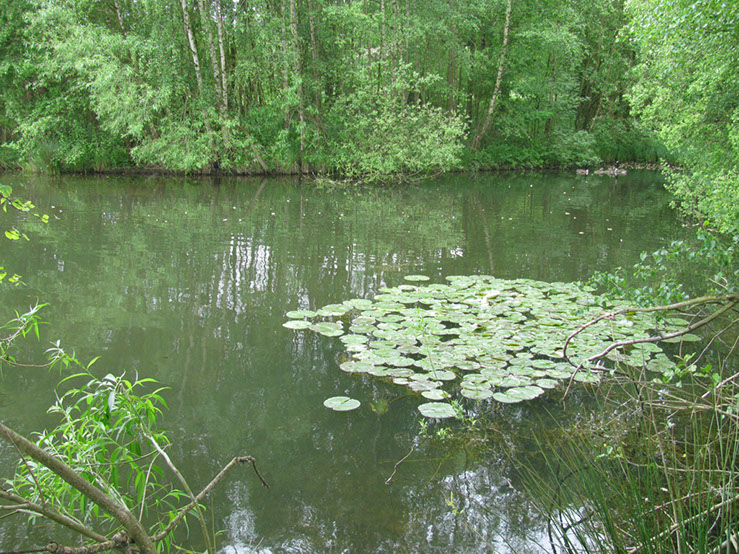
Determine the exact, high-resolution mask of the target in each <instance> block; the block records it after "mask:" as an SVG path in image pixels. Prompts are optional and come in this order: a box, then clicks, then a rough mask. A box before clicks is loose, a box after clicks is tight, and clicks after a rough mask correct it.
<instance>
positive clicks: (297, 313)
mask: <svg viewBox="0 0 739 554" xmlns="http://www.w3.org/2000/svg"><path fill="white" fill-rule="evenodd" d="M285 315H286V316H287V317H289V318H290V319H308V318H311V317H316V315H318V314H317V313H316V312H314V311H312V310H293V311H292V312H287V313H286V314H285Z"/></svg>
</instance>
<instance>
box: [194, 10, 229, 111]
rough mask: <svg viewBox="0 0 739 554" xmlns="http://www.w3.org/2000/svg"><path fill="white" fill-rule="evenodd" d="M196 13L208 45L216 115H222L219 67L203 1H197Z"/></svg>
mask: <svg viewBox="0 0 739 554" xmlns="http://www.w3.org/2000/svg"><path fill="white" fill-rule="evenodd" d="M198 11H199V12H200V24H201V25H202V27H203V29H204V30H205V40H206V42H207V43H208V53H209V54H210V65H211V67H212V68H213V88H214V89H215V93H216V99H217V100H216V101H217V103H218V113H219V114H221V116H223V115H224V106H223V95H222V92H221V66H220V65H219V63H218V56H217V55H216V44H215V42H214V40H213V30H212V25H211V24H210V17H209V14H208V12H207V11H206V9H205V3H204V2H203V0H198Z"/></svg>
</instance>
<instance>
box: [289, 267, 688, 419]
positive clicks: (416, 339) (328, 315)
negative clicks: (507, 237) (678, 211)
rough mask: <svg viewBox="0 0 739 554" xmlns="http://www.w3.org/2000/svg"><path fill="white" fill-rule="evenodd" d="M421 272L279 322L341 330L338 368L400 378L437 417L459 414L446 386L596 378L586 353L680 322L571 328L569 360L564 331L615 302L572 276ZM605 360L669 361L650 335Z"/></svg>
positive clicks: (470, 393) (502, 395) (497, 396)
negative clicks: (549, 278)
mask: <svg viewBox="0 0 739 554" xmlns="http://www.w3.org/2000/svg"><path fill="white" fill-rule="evenodd" d="M425 280H428V278H426V277H424V276H421V275H412V276H408V277H406V281H407V282H406V283H405V284H402V285H399V286H396V287H391V288H383V289H381V291H380V292H381V293H380V294H378V295H377V296H375V298H374V299H373V300H368V299H359V298H357V299H352V300H347V301H346V302H343V303H341V304H330V305H328V306H324V307H323V308H320V309H319V310H316V311H311V310H297V311H292V312H288V313H287V317H288V318H290V320H289V321H287V322H286V323H285V324H284V326H285V327H288V328H290V329H296V330H310V331H313V332H316V333H320V334H322V335H324V336H328V337H339V340H341V341H342V342H343V343H344V345H345V347H346V350H347V353H348V354H349V358H350V359H349V360H348V361H345V362H344V363H342V364H341V365H340V367H341V370H342V371H345V372H347V373H356V374H366V375H370V376H373V377H376V378H383V379H388V380H391V381H392V382H393V383H395V384H398V385H402V386H406V387H408V388H410V389H411V390H412V391H415V392H418V393H419V394H421V395H422V396H423V397H424V398H425V399H427V400H429V401H431V402H426V403H424V404H422V405H421V406H420V407H419V410H420V411H421V413H422V414H423V415H425V416H427V417H435V418H442V417H453V416H454V415H455V414H456V412H455V410H454V409H453V407H452V406H451V405H450V404H448V403H447V402H444V401H445V400H448V399H449V398H450V397H451V394H452V392H453V393H454V394H461V395H462V396H464V397H466V398H469V399H472V400H486V399H493V400H495V401H498V402H502V403H507V404H512V403H517V402H522V401H524V400H531V399H534V398H537V397H539V396H541V395H543V394H544V393H545V391H547V390H548V389H553V388H556V387H557V386H558V385H559V384H560V383H562V382H563V381H565V380H570V379H574V380H575V381H579V382H586V383H597V382H598V381H599V371H598V370H599V369H603V367H604V366H603V365H602V362H598V365H594V364H591V365H587V364H585V365H583V367H581V368H580V369H579V370H578V371H575V369H576V367H577V366H578V365H580V364H581V362H582V361H583V360H586V359H588V358H590V357H591V356H593V355H595V354H599V353H601V352H602V351H603V350H605V349H606V347H607V346H608V345H610V344H611V343H612V342H614V341H622V340H630V339H637V338H642V337H647V336H649V333H650V331H653V330H654V329H655V327H656V326H657V325H659V326H660V329H661V330H662V331H665V330H667V331H669V330H670V328H671V327H673V328H676V327H677V326H679V325H684V324H685V322H684V321H682V320H679V319H676V318H673V319H668V320H665V321H661V322H659V323H658V322H656V321H655V319H654V316H650V315H648V314H640V313H632V314H625V315H619V316H616V317H615V318H612V319H604V320H602V321H601V322H599V323H598V324H596V325H591V326H588V327H586V328H585V329H583V330H582V331H581V332H580V333H579V334H577V336H576V338H575V339H574V340H573V341H572V342H571V343H570V344H569V346H568V349H567V356H568V358H569V360H568V359H565V358H564V355H563V346H564V344H565V341H566V339H567V337H568V336H570V335H571V334H572V333H573V332H574V331H576V330H578V329H580V328H581V327H582V326H583V324H584V323H586V322H588V321H590V320H592V319H594V318H596V317H597V316H599V315H600V314H602V313H603V312H604V311H612V310H615V309H617V308H618V306H616V305H607V306H604V305H603V304H602V303H599V302H598V299H597V298H596V297H595V296H594V295H593V294H592V293H591V292H589V291H587V290H583V289H582V288H580V287H578V286H577V285H575V284H572V283H545V282H541V281H532V280H528V279H517V280H502V279H497V278H495V277H491V276H486V275H473V276H462V275H456V276H450V277H447V278H446V280H447V283H445V284H422V283H423V282H424V281H425ZM607 358H608V359H609V360H610V363H613V364H616V363H618V364H628V365H635V366H640V367H641V366H646V367H647V369H650V370H655V371H661V370H665V369H667V368H669V367H671V365H672V364H671V362H670V360H669V359H668V357H667V356H666V355H665V354H664V352H663V351H662V349H661V348H660V347H659V346H658V345H656V344H653V343H644V344H639V345H634V346H631V347H625V348H621V349H617V350H613V351H612V352H610V353H609V355H608V356H607ZM334 409H335V408H334Z"/></svg>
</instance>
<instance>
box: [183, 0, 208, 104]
mask: <svg viewBox="0 0 739 554" xmlns="http://www.w3.org/2000/svg"><path fill="white" fill-rule="evenodd" d="M180 5H181V6H182V21H183V25H184V26H185V34H186V35H187V43H188V45H189V46H190V53H191V54H192V65H193V66H194V67H195V78H196V79H197V81H198V92H199V93H200V96H202V95H203V75H202V73H201V72H200V56H198V49H197V47H196V46H195V38H194V37H193V36H192V26H191V25H190V13H189V12H188V11H187V3H186V2H185V0H180Z"/></svg>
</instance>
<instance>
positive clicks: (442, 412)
mask: <svg viewBox="0 0 739 554" xmlns="http://www.w3.org/2000/svg"><path fill="white" fill-rule="evenodd" d="M418 411H419V412H421V415H422V416H424V417H429V418H437V419H445V418H448V417H457V411H456V410H455V409H454V408H453V407H452V405H451V404H447V403H446V402H427V403H426V404H421V405H420V406H419V407H418Z"/></svg>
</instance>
